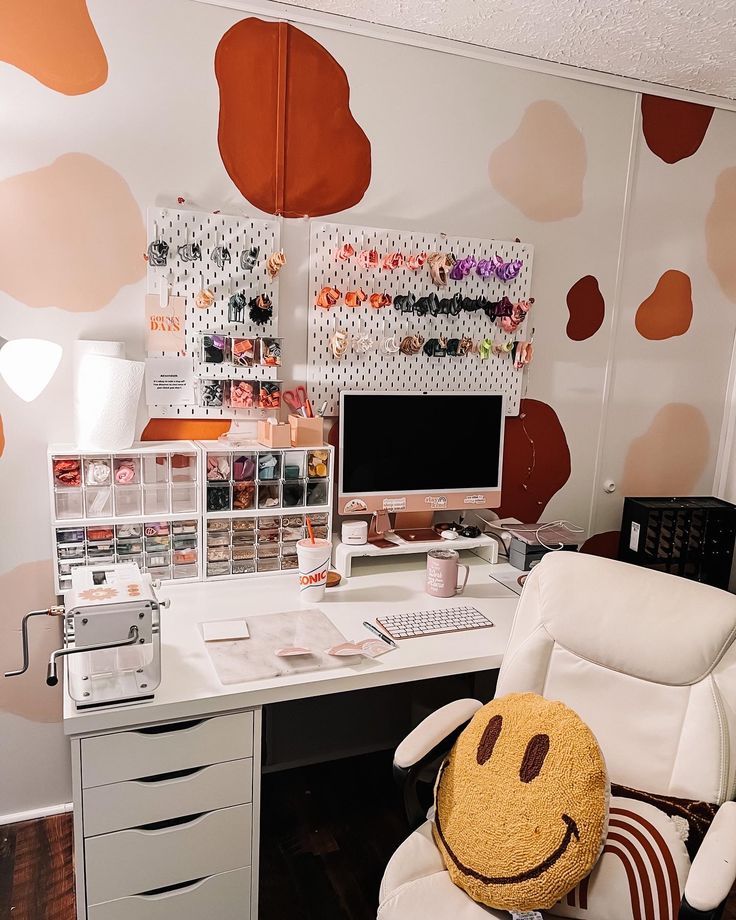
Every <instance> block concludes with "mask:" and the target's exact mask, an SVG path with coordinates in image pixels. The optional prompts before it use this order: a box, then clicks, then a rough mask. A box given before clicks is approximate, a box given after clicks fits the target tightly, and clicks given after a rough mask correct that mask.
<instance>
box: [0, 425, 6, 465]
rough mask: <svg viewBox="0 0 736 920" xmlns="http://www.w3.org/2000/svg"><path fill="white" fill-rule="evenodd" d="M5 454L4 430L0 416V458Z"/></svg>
mask: <svg viewBox="0 0 736 920" xmlns="http://www.w3.org/2000/svg"><path fill="white" fill-rule="evenodd" d="M4 452H5V428H4V427H3V417H2V415H0V457H2V455H3V453H4Z"/></svg>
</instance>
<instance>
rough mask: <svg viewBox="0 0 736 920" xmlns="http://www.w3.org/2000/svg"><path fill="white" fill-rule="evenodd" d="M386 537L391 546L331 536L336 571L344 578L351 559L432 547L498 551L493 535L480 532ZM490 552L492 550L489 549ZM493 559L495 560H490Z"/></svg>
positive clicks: (350, 566)
mask: <svg viewBox="0 0 736 920" xmlns="http://www.w3.org/2000/svg"><path fill="white" fill-rule="evenodd" d="M386 539H388V540H391V542H394V541H395V545H394V546H391V547H388V546H386V547H381V546H374V545H373V544H372V543H364V544H362V545H361V546H354V545H352V544H350V543H343V542H342V541H341V540H340V538H339V537H338V536H337V535H335V537H334V538H333V561H334V566H335V568H336V569H337V571H338V572H339V573H340V574H341V575H344V576H345V577H346V578H349V577H350V571H351V568H352V564H353V559H358V558H360V557H362V556H381V557H387V556H411V555H414V554H418V553H428V552H429V551H430V550H433V549H454V550H458V551H459V550H463V549H470V550H473V549H478V548H479V547H481V546H488V547H496V558H497V553H498V543H497V542H496V541H495V540H494V539H493V537H489V536H486V535H485V534H481V536H479V537H474V538H472V539H471V538H470V537H458V538H457V539H456V540H442V539H440V540H421V541H419V540H416V541H415V540H412V541H408V540H402V539H401V537H397V536H396V535H395V534H386ZM491 552H492V550H491ZM490 561H495V560H490Z"/></svg>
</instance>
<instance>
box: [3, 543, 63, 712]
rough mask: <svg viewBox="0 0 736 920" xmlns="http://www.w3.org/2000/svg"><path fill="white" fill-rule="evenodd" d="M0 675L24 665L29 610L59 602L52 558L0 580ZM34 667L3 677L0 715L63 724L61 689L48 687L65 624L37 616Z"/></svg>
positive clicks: (31, 642) (32, 629) (18, 568)
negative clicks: (23, 638)
mask: <svg viewBox="0 0 736 920" xmlns="http://www.w3.org/2000/svg"><path fill="white" fill-rule="evenodd" d="M0 597H1V598H2V599H3V602H2V610H1V611H0V673H2V674H4V673H5V672H6V671H14V670H16V669H17V668H20V666H21V665H22V663H23V653H22V649H21V644H20V621H21V619H22V617H23V616H24V614H26V613H27V612H28V611H29V610H42V609H44V608H46V607H48V606H50V605H51V604H54V603H56V597H55V595H54V571H53V564H52V562H51V560H50V559H43V560H41V561H37V562H26V563H24V564H23V565H19V566H16V568H14V569H11V570H10V571H9V572H5V573H4V574H3V575H0ZM28 635H29V646H30V652H31V665H30V667H29V669H28V671H26V673H25V674H23V675H21V676H20V677H12V678H7V679H4V678H0V711H2V712H12V713H13V714H14V715H16V716H22V717H23V718H24V719H30V720H31V721H32V722H60V721H61V701H62V694H61V684H59V686H58V687H55V688H51V687H47V686H46V664H47V662H48V659H49V655H50V654H51V652H52V651H53V650H54V649H55V648H59V647H60V646H61V644H62V640H61V620H60V619H59V618H58V617H36V618H34V619H33V620H31V622H30V629H29V634H28Z"/></svg>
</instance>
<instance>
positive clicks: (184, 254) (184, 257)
mask: <svg viewBox="0 0 736 920" xmlns="http://www.w3.org/2000/svg"><path fill="white" fill-rule="evenodd" d="M187 235H188V234H187ZM176 251H177V252H178V253H179V258H180V259H181V261H182V262H198V261H199V260H200V259H201V258H202V247H201V246H200V245H199V243H183V244H182V245H181V246H177V247H176Z"/></svg>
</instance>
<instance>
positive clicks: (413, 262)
mask: <svg viewBox="0 0 736 920" xmlns="http://www.w3.org/2000/svg"><path fill="white" fill-rule="evenodd" d="M426 261H427V253H426V252H418V253H417V254H416V255H413V256H408V258H407V259H406V267H407V268H409V269H411V271H413V272H418V271H419V269H420V268H422V267H423V265H424V263H425V262H426Z"/></svg>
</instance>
